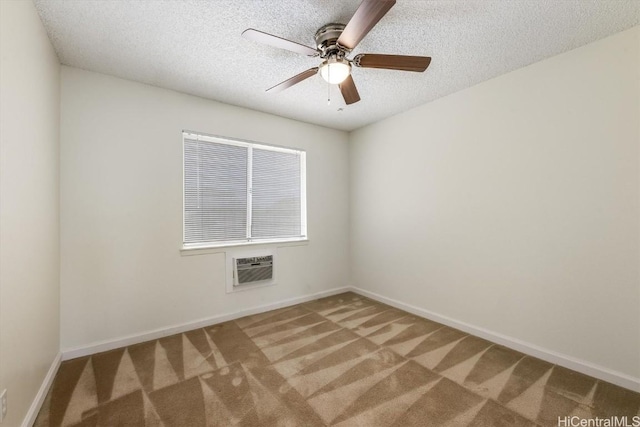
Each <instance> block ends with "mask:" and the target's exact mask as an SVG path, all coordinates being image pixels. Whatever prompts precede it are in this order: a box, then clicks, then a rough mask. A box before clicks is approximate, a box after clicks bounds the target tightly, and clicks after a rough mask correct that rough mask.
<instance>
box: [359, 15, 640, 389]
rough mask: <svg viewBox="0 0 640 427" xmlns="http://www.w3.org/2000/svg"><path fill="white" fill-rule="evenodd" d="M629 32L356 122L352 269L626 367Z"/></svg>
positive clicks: (540, 342) (482, 324) (436, 303)
mask: <svg viewBox="0 0 640 427" xmlns="http://www.w3.org/2000/svg"><path fill="white" fill-rule="evenodd" d="M639 40H640V28H639V27H636V28H634V29H631V30H629V31H626V32H623V33H620V34H617V35H614V36H612V37H609V38H607V39H604V40H601V41H598V42H596V43H593V44H590V45H587V46H584V47H582V48H579V49H576V50H574V51H571V52H568V53H565V54H562V55H559V56H556V57H553V58H550V59H548V60H545V61H542V62H539V63H536V64H533V65H531V66H529V67H526V68H523V69H520V70H518V71H515V72H512V73H509V74H507V75H504V76H501V77H498V78H496V79H493V80H490V81H487V82H484V83H482V84H479V85H477V86H474V87H472V88H470V89H467V90H464V91H461V92H458V93H456V94H453V95H451V96H448V97H446V98H443V99H439V100H437V101H435V102H432V103H429V104H426V105H423V106H421V107H418V108H415V109H413V110H411V111H408V112H406V113H403V114H400V115H397V116H395V117H392V118H389V119H386V120H383V121H382V122H379V123H377V124H374V125H371V126H367V127H365V128H363V129H360V130H358V131H356V132H354V133H352V135H351V144H350V145H351V150H350V158H351V162H350V169H351V177H350V180H351V223H350V224H351V264H352V265H353V269H352V280H353V282H354V284H355V285H356V286H359V287H362V288H363V289H366V290H369V291H372V292H376V293H378V294H381V295H383V296H386V297H389V298H393V299H396V300H399V301H401V302H404V303H408V304H412V305H414V306H418V307H420V308H422V309H426V310H430V311H432V312H434V313H437V314H440V315H444V316H448V317H450V318H452V319H455V320H458V321H461V322H466V323H469V324H471V325H474V326H476V327H479V328H485V329H487V330H489V331H492V332H494V333H498V334H504V335H506V336H509V337H513V338H517V339H520V340H522V341H525V342H527V343H529V344H532V345H535V346H539V347H542V348H545V349H547V350H551V351H553V352H557V353H560V354H564V355H566V356H569V357H573V358H577V359H580V360H582V361H586V362H588V363H590V364H594V365H599V366H601V367H604V368H606V369H609V370H613V371H617V372H618V373H621V374H623V375H626V376H628V377H630V378H634V377H635V378H636V381H637V379H638V378H640V339H639V337H640V322H639V317H638V313H639V312H640V281H639V262H638V261H639V256H640V251H639V241H640V239H639V237H640V235H639V232H640V227H639V224H640V216H639V214H640V212H639V200H640V186H639V178H640V175H639V173H640V169H639V150H638V147H639V141H640V135H639V126H638V121H639V117H640V108H639V102H640V96H639V94H640V92H639V87H638V86H639V76H640V69H639V63H638V51H639V49H638V43H639Z"/></svg>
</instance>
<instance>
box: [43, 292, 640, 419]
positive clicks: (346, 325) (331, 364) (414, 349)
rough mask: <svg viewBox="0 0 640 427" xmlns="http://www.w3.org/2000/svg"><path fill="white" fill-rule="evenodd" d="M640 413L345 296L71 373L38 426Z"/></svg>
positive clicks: (69, 364)
mask: <svg viewBox="0 0 640 427" xmlns="http://www.w3.org/2000/svg"><path fill="white" fill-rule="evenodd" d="M638 415H640V394H638V393H634V392H632V391H629V390H626V389H623V388H620V387H617V386H615V385H612V384H609V383H606V382H603V381H600V380H597V379H595V378H592V377H589V376H586V375H583V374H580V373H577V372H574V371H571V370H569V369H565V368H563V367H560V366H557V365H553V364H550V363H547V362H544V361H542V360H540V359H536V358H534V357H531V356H527V355H525V354H522V353H519V352H517V351H513V350H510V349H508V348H505V347H503V346H500V345H497V344H494V343H491V342H489V341H486V340H483V339H480V338H477V337H474V336H472V335H468V334H466V333H463V332H461V331H458V330H456V329H452V328H450V327H447V326H443V325H441V324H438V323H435V322H432V321H429V320H425V319H423V318H419V317H416V316H414V315H411V314H409V313H406V312H404V311H401V310H397V309H395V308H392V307H389V306H387V305H384V304H381V303H378V302H375V301H372V300H369V299H367V298H364V297H361V296H358V295H356V294H353V293H344V294H340V295H336V296H332V297H327V298H323V299H319V300H316V301H312V302H308V303H304V304H299V305H296V306H293V307H288V308H283V309H279V310H274V311H270V312H267V313H262V314H257V315H254V316H248V317H243V318H241V319H238V320H235V321H230V322H226V323H222V324H218V325H214V326H210V327H206V328H202V329H196V330H193V331H189V332H186V333H182V334H176V335H172V336H169V337H166V338H162V339H159V340H155V341H149V342H145V343H142V344H136V345H132V346H129V347H125V348H120V349H117V350H112V351H108V352H104V353H99V354H94V355H92V356H87V357H81V358H78V359H73V360H69V361H65V362H63V363H62V365H61V366H60V369H59V371H58V373H57V375H56V377H55V380H54V383H53V385H52V387H51V390H50V391H49V394H48V396H47V397H46V399H45V402H44V404H43V407H42V409H41V411H40V413H39V415H38V418H37V420H36V423H35V426H37V427H43V426H61V425H62V426H109V427H112V426H165V427H171V426H177V427H190V426H194V427H195V426H203V427H205V426H233V425H239V426H328V425H331V426H367V427H369V426H402V427H404V426H452V427H453V426H492V427H493V426H535V425H540V426H547V425H549V426H557V425H558V417H566V416H578V417H581V418H595V417H600V418H607V417H612V416H617V417H622V416H627V417H628V420H627V421H628V422H629V423H631V422H632V421H633V417H634V416H638ZM565 425H570V424H565Z"/></svg>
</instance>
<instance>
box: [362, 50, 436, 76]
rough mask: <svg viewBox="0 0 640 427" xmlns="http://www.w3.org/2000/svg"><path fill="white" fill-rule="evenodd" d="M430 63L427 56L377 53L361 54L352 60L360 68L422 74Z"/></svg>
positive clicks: (429, 58)
mask: <svg viewBox="0 0 640 427" xmlns="http://www.w3.org/2000/svg"><path fill="white" fill-rule="evenodd" d="M430 63H431V57H429V56H406V55H380V54H377V53H361V54H359V55H356V56H355V58H353V64H354V65H355V66H356V67H362V68H384V69H387V70H402V71H416V72H422V71H424V70H426V69H427V67H428V66H429V64H430Z"/></svg>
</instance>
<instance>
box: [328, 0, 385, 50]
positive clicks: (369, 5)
mask: <svg viewBox="0 0 640 427" xmlns="http://www.w3.org/2000/svg"><path fill="white" fill-rule="evenodd" d="M394 4H396V0H363V1H362V3H360V6H358V10H356V13H354V14H353V16H352V17H351V20H350V21H349V23H348V24H347V26H346V27H345V29H344V31H343V32H342V34H340V37H339V38H338V44H339V45H341V46H344V47H346V48H348V49H353V48H355V47H356V46H357V44H358V43H360V41H361V40H362V39H363V38H364V36H366V35H367V33H368V32H369V31H371V29H372V28H373V27H374V26H375V25H376V24H377V23H378V21H379V20H380V19H382V17H383V16H384V15H385V14H386V13H387V12H388V11H389V9H391V7H392V6H393V5H394Z"/></svg>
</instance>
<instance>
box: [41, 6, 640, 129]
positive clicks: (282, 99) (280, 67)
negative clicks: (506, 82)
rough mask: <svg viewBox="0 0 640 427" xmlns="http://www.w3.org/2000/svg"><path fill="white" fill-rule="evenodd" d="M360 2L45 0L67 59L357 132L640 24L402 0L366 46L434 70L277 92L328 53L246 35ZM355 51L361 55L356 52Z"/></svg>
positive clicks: (292, 33)
mask: <svg viewBox="0 0 640 427" xmlns="http://www.w3.org/2000/svg"><path fill="white" fill-rule="evenodd" d="M359 3H360V1H359V0H342V1H336V0H277V1H268V0H233V1H226V0H225V1H223V0H212V1H195V0H191V1H189V0H186V1H185V0H173V1H159V0H151V1H149V0H135V1H133V0H132V1H115V0H90V1H88V0H85V1H80V0H35V4H36V7H37V9H38V11H39V13H40V16H41V18H42V21H43V22H44V25H45V28H46V29H47V32H48V34H49V37H50V38H51V40H52V42H53V45H54V47H55V49H56V51H57V53H58V56H59V58H60V61H61V62H62V63H63V64H66V65H71V66H74V67H79V68H83V69H86V70H92V71H97V72H100V73H105V74H110V75H113V76H117V77H122V78H125V79H129V80H134V81H139V82H143V83H148V84H151V85H155V86H160V87H164V88H169V89H174V90H177V91H180V92H184V93H189V94H193V95H198V96H201V97H204V98H210V99H214V100H217V101H221V102H225V103H228V104H233V105H239V106H242V107H248V108H252V109H255V110H260V111H265V112H268V113H272V114H277V115H280V116H284V117H290V118H293V119H297V120H301V121H305V122H310V123H316V124H320V125H324V126H328V127H332V128H336V129H342V130H352V129H356V128H359V127H361V126H363V125H366V124H368V123H372V122H375V121H377V120H380V119H382V118H385V117H388V116H391V115H394V114H397V113H399V112H401V111H404V110H407V109H409V108H411V107H414V106H417V105H420V104H423V103H425V102H429V101H432V100H434V99H436V98H439V97H442V96H445V95H448V94H450V93H453V92H456V91H459V90H461V89H464V88H466V87H469V86H472V85H474V84H477V83H479V82H482V81H484V80H487V79H490V78H492V77H496V76H498V75H500V74H504V73H506V72H509V71H511V70H515V69H517V68H520V67H523V66H525V65H528V64H531V63H533V62H536V61H539V60H542V59H544V58H547V57H549V56H552V55H556V54H559V53H561V52H565V51H567V50H570V49H573V48H576V47H578V46H582V45H585V44H587V43H590V42H592V41H595V40H598V39H601V38H604V37H606V36H608V35H611V34H614V33H616V32H619V31H622V30H625V29H627V28H630V27H632V26H634V25H637V24H638V21H639V16H640V1H637V0H632V1H627V0H608V1H603V0H600V1H592V0H544V1H543V0H525V1H516V0H502V1H413V0H398V1H397V3H396V5H395V6H394V7H393V8H392V9H391V10H390V11H389V13H388V14H387V15H386V16H385V17H384V18H382V20H381V21H380V22H379V23H378V25H377V26H376V27H374V28H373V30H372V31H371V32H370V33H369V34H368V35H367V36H366V37H365V38H364V40H363V41H362V42H361V43H360V45H359V46H358V47H357V48H356V49H355V50H354V52H353V54H357V53H394V54H405V55H424V56H431V57H432V58H433V61H432V62H431V66H430V67H429V68H428V69H427V71H426V72H425V73H411V72H402V71H389V70H377V69H363V68H355V69H354V71H353V77H354V80H355V82H356V85H357V87H358V90H359V92H360V96H361V98H362V101H360V102H358V103H356V104H353V105H350V106H345V105H344V101H343V100H342V97H341V95H340V92H339V90H338V89H337V87H336V86H334V87H332V88H331V103H330V105H328V104H327V96H328V91H329V90H328V86H327V84H326V83H325V82H324V80H322V78H321V77H320V76H314V77H312V78H309V79H307V80H305V81H304V82H302V83H300V84H298V85H296V86H294V87H292V88H290V89H287V90H285V91H283V92H280V93H277V94H268V93H265V89H267V88H269V87H271V86H273V85H275V84H277V83H279V82H281V81H283V80H285V79H287V78H289V77H291V76H293V75H295V74H298V73H300V72H301V71H304V70H306V69H308V68H311V67H313V66H316V65H318V63H319V60H318V59H317V58H309V57H306V56H301V55H297V54H295V53H292V52H289V51H284V50H279V49H276V48H272V47H269V46H263V45H259V44H257V43H255V42H251V41H249V40H246V39H244V38H242V37H241V36H240V34H241V33H242V31H243V30H245V29H246V28H255V29H258V30H261V31H265V32H268V33H271V34H274V35H278V36H280V37H284V38H288V39H290V40H293V41H297V42H299V43H302V44H306V45H308V46H311V47H313V46H314V43H313V34H314V33H315V31H316V30H317V29H318V28H319V27H321V26H322V25H324V24H326V23H329V22H341V23H345V24H346V23H347V22H348V21H349V18H350V17H351V15H352V14H353V12H354V11H355V10H356V9H357V7H358V5H359ZM351 57H353V55H351Z"/></svg>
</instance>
